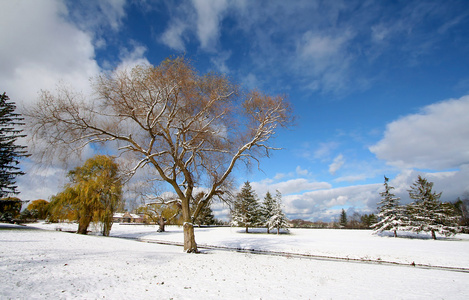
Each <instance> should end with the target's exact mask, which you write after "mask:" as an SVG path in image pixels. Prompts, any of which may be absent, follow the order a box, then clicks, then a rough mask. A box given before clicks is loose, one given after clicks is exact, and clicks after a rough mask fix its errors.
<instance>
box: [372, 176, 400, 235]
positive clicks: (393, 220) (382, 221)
mask: <svg viewBox="0 0 469 300" xmlns="http://www.w3.org/2000/svg"><path fill="white" fill-rule="evenodd" d="M388 181H389V178H387V177H386V176H384V192H381V193H380V195H381V197H382V199H381V201H380V202H379V203H378V220H379V221H378V222H377V223H375V224H373V225H372V226H371V227H373V228H374V229H375V232H382V231H384V230H390V231H393V232H394V237H397V230H399V229H401V228H402V227H403V226H404V225H405V223H406V222H405V215H404V211H403V208H402V207H401V206H400V205H399V200H400V198H399V197H396V195H394V194H393V193H392V190H393V189H394V187H392V186H390V185H389V184H388Z"/></svg>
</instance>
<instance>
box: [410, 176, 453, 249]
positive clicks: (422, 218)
mask: <svg viewBox="0 0 469 300" xmlns="http://www.w3.org/2000/svg"><path fill="white" fill-rule="evenodd" d="M432 188H433V182H428V181H427V180H426V179H425V178H422V177H421V176H420V175H419V176H418V179H417V180H416V181H415V182H414V183H413V184H412V186H411V187H410V190H409V196H410V198H411V199H414V200H415V201H414V202H413V203H410V204H409V205H407V213H408V214H409V217H410V224H409V229H410V230H412V231H415V232H421V231H424V232H431V233H432V238H433V239H434V240H436V234H435V233H436V232H438V233H440V234H443V235H445V236H450V235H453V234H456V233H458V232H459V231H460V228H459V225H458V220H459V217H458V216H457V214H456V212H455V210H454V208H453V207H452V206H451V205H449V204H447V203H441V201H440V197H441V194H442V193H438V194H437V193H435V192H433V191H432Z"/></svg>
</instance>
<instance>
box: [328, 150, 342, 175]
mask: <svg viewBox="0 0 469 300" xmlns="http://www.w3.org/2000/svg"><path fill="white" fill-rule="evenodd" d="M344 164H345V158H344V156H343V155H342V154H339V155H337V156H336V157H335V158H334V161H333V162H332V163H331V164H330V165H329V173H331V174H332V175H335V173H336V172H337V171H338V170H339V169H340V168H342V166H343V165H344Z"/></svg>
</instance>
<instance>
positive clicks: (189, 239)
mask: <svg viewBox="0 0 469 300" xmlns="http://www.w3.org/2000/svg"><path fill="white" fill-rule="evenodd" d="M183 228H184V251H185V252H187V253H198V252H199V250H198V249H197V244H196V242H195V234H194V225H192V223H187V222H185V223H184V226H183Z"/></svg>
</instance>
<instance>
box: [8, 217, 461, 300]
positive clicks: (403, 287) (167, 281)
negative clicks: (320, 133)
mask: <svg viewBox="0 0 469 300" xmlns="http://www.w3.org/2000/svg"><path fill="white" fill-rule="evenodd" d="M3 227H4V226H3ZM117 229H118V228H117V227H116V232H117ZM129 229H130V227H127V229H125V230H127V231H131V230H129ZM128 234H130V233H128ZM134 235H135V233H134ZM169 235H170V234H169ZM201 236H202V235H201V234H198V236H197V238H198V239H199V240H200V239H201ZM218 236H220V233H219V234H218ZM253 236H261V235H253ZM272 237H274V238H275V237H276V236H272ZM282 237H286V236H279V237H278V238H282ZM220 238H221V237H220ZM213 239H215V237H213ZM382 240H385V239H382ZM442 242H449V243H454V244H457V243H462V244H467V243H466V242H464V241H458V242H452V241H442ZM0 243H1V247H0V271H1V272H2V276H1V277H0V298H1V299H10V298H11V299H73V298H75V299H103V298H108V299H109V298H111V299H136V298H140V299H171V298H173V299H261V298H262V299H285V298H288V299H315V298H316V299H329V298H331V299H376V298H379V299H436V298H439V299H441V298H443V299H469V290H468V289H467V282H468V280H469V274H467V273H460V272H449V271H441V270H424V269H417V268H411V267H399V266H384V265H370V264H358V263H348V262H331V261H318V260H309V259H299V258H288V257H272V256H260V255H252V254H241V253H233V252H226V251H214V250H208V251H204V253H203V254H200V255H194V254H192V255H189V254H185V253H182V250H181V248H180V247H176V246H165V245H158V244H149V243H140V242H137V241H132V240H123V239H116V238H105V237H99V236H81V235H76V234H70V233H65V232H57V231H42V230H32V229H29V230H28V229H11V228H9V229H2V230H0ZM344 248H346V247H345V246H344ZM460 255H461V256H463V255H467V252H465V253H460Z"/></svg>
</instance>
